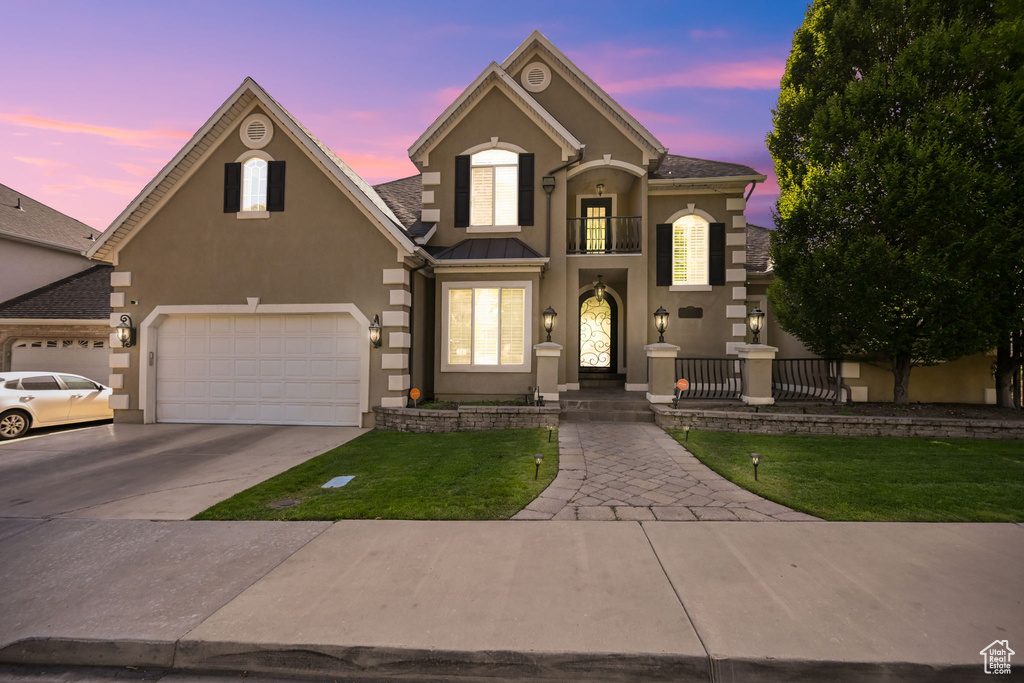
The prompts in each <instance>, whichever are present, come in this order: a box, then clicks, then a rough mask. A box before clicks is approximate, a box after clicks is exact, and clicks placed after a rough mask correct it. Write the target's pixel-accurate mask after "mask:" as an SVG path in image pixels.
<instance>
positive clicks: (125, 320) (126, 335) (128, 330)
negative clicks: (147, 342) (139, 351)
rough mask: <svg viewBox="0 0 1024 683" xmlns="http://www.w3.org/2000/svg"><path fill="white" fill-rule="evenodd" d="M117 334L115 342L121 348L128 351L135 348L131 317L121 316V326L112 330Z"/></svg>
mask: <svg viewBox="0 0 1024 683" xmlns="http://www.w3.org/2000/svg"><path fill="white" fill-rule="evenodd" d="M114 331H115V332H117V341H119V342H121V346H123V347H124V348H126V349H129V348H131V347H133V346H135V328H134V327H132V317H131V316H130V315H128V314H125V315H122V316H121V324H120V325H118V326H117V327H115V328H114Z"/></svg>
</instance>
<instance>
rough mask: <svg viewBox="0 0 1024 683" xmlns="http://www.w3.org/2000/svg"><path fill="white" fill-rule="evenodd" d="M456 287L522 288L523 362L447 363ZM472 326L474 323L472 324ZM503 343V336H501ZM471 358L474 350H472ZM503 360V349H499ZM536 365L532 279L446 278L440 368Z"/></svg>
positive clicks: (527, 368)
mask: <svg viewBox="0 0 1024 683" xmlns="http://www.w3.org/2000/svg"><path fill="white" fill-rule="evenodd" d="M453 289H522V290H524V292H523V309H524V310H523V362H522V364H520V365H475V364H473V363H469V364H466V365H451V364H449V363H448V343H449V340H450V330H449V301H450V294H449V292H450V291H451V290H453ZM471 329H472V326H471ZM499 347H500V340H499ZM470 358H472V350H471V351H470ZM499 361H500V353H499ZM532 367H533V283H532V282H531V281H529V280H492V281H473V282H459V281H455V282H445V283H443V284H442V285H441V372H531V371H532Z"/></svg>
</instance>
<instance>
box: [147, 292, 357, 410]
mask: <svg viewBox="0 0 1024 683" xmlns="http://www.w3.org/2000/svg"><path fill="white" fill-rule="evenodd" d="M317 313H347V314H349V315H351V316H352V317H353V318H355V319H356V322H357V323H359V325H360V326H361V327H362V328H363V329H367V328H368V327H369V325H370V319H369V318H367V317H366V315H364V314H363V312H362V311H360V310H359V307H358V306H356V305H355V304H256V306H255V307H253V306H249V305H247V304H204V305H196V306H157V307H156V308H154V309H153V311H152V312H151V313H150V314H149V315H147V316H146V319H145V320H143V321H142V324H140V325H139V406H140V407H141V408H142V411H143V422H144V423H146V424H151V423H154V422H156V366H155V365H153V366H151V365H150V364H149V354H150V353H154V354H155V353H156V350H157V342H158V340H159V337H160V326H161V325H162V324H163V322H164V320H166V319H167V316H170V315H288V314H317ZM359 348H360V351H359V412H361V413H368V412H370V343H369V341H367V343H365V344H360V346H359ZM157 361H158V362H159V359H157Z"/></svg>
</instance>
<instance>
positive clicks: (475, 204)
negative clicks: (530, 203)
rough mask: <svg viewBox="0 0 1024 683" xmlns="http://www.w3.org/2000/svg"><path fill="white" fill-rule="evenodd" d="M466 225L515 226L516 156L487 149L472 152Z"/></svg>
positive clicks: (516, 220) (517, 169)
mask: <svg viewBox="0 0 1024 683" xmlns="http://www.w3.org/2000/svg"><path fill="white" fill-rule="evenodd" d="M470 165H471V167H472V180H471V196H472V201H471V202H470V210H469V224H470V225H473V226H487V225H510V226H511V225H517V224H518V222H519V217H518V209H519V204H518V189H517V188H518V182H519V155H518V154H516V153H515V152H509V151H508V150H504V149H487V150H484V151H482V152H477V153H476V154H474V155H472V157H471V162H470Z"/></svg>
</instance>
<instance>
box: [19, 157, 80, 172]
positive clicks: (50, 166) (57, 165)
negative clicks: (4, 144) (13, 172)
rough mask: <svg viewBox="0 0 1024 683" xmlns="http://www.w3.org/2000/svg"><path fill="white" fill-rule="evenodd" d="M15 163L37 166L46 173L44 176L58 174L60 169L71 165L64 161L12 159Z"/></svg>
mask: <svg viewBox="0 0 1024 683" xmlns="http://www.w3.org/2000/svg"><path fill="white" fill-rule="evenodd" d="M14 158H15V159H16V160H17V161H20V162H21V163H23V164H30V165H32V166H37V167H39V168H41V169H43V171H45V172H46V175H55V174H57V173H60V172H61V170H62V169H65V168H68V167H70V166H71V164H69V163H67V162H66V161H55V160H54V159H39V158H36V157H14Z"/></svg>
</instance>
